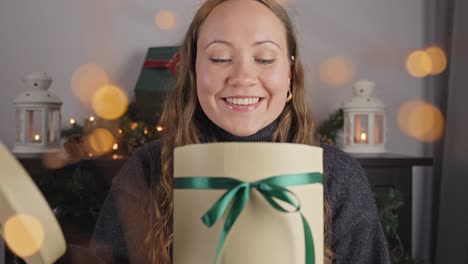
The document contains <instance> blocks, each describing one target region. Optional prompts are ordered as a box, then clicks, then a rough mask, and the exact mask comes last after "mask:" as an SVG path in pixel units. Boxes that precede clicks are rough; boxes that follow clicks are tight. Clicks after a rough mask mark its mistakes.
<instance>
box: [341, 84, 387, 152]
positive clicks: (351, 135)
mask: <svg viewBox="0 0 468 264" xmlns="http://www.w3.org/2000/svg"><path fill="white" fill-rule="evenodd" d="M374 90H375V83H374V82H371V81H368V80H360V81H358V82H356V83H355V84H354V86H353V97H352V98H351V100H349V101H348V102H347V103H345V104H343V115H344V116H343V117H344V129H343V130H344V131H343V133H344V135H343V141H344V142H343V150H344V151H346V152H350V153H382V152H385V141H386V132H385V131H386V125H385V111H384V108H385V106H384V104H383V103H382V101H381V100H379V99H378V98H376V97H374V96H373V95H374Z"/></svg>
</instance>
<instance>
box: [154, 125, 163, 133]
mask: <svg viewBox="0 0 468 264" xmlns="http://www.w3.org/2000/svg"><path fill="white" fill-rule="evenodd" d="M163 130H164V127H162V126H156V131H158V132H161V131H163Z"/></svg>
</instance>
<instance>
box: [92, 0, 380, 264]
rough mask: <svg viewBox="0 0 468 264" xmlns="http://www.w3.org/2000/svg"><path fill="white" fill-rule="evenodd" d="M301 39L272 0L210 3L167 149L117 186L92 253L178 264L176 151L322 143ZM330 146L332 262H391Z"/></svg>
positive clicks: (201, 17)
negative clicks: (174, 256) (207, 145)
mask: <svg viewBox="0 0 468 264" xmlns="http://www.w3.org/2000/svg"><path fill="white" fill-rule="evenodd" d="M306 98H307V96H306V92H305V89H304V74H303V71H302V66H301V61H300V56H299V52H298V49H297V43H296V36H295V33H294V31H293V28H292V25H291V22H290V20H289V18H288V16H287V14H286V12H285V11H284V9H283V8H282V7H281V6H280V5H278V4H277V3H276V2H274V1H270V0H257V1H255V0H207V1H206V2H205V3H204V4H203V5H202V7H201V8H200V9H199V10H198V12H197V14H196V15H195V17H194V19H193V21H192V23H191V25H190V27H189V29H188V31H187V34H186V36H185V39H184V41H183V43H182V46H181V50H180V61H179V63H178V66H177V82H176V85H175V89H174V90H173V93H172V95H170V96H169V97H168V99H167V102H166V107H165V111H164V113H163V117H162V123H163V124H164V126H165V133H164V135H163V137H162V139H161V141H155V142H152V143H149V144H147V145H146V146H144V147H143V148H141V149H139V150H138V151H137V154H136V155H134V156H133V157H132V158H130V160H129V161H128V162H127V164H126V165H125V166H124V167H123V168H122V170H121V172H120V173H119V175H118V176H117V177H116V178H115V180H114V182H113V185H112V187H111V190H110V193H109V195H108V197H107V199H106V202H105V204H104V206H103V209H102V212H101V214H100V217H99V220H98V222H97V225H96V229H95V233H94V237H93V241H92V244H91V248H92V249H93V250H94V252H95V253H96V254H98V255H99V256H100V257H102V258H103V259H104V260H106V261H110V262H124V263H125V262H132V263H170V262H171V238H172V209H173V208H172V206H173V204H172V202H173V194H172V171H173V168H172V163H173V150H174V148H175V147H178V146H183V145H187V144H194V143H204V142H215V141H273V142H292V143H299V144H308V145H316V144H317V142H316V141H315V137H314V124H313V122H312V118H311V114H310V111H309V106H308V103H307V99H306ZM323 148H324V196H325V197H324V198H325V199H324V200H325V206H324V211H325V223H326V224H325V246H326V249H325V259H326V262H325V263H332V259H333V262H334V263H389V256H388V251H387V245H386V242H385V239H384V236H383V232H382V228H381V226H380V222H379V218H378V213H377V209H376V206H375V203H374V201H373V195H372V192H371V191H370V188H369V185H368V182H367V179H366V177H365V175H364V173H363V171H362V169H361V167H360V166H359V165H358V164H357V162H356V161H354V160H353V159H351V158H350V157H349V156H347V155H345V154H344V153H343V152H341V151H338V150H336V149H334V148H331V147H327V146H323Z"/></svg>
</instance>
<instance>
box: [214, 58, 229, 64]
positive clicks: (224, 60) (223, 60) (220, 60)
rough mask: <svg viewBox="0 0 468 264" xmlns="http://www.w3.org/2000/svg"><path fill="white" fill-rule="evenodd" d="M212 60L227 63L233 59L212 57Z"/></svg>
mask: <svg viewBox="0 0 468 264" xmlns="http://www.w3.org/2000/svg"><path fill="white" fill-rule="evenodd" d="M210 60H211V61H212V62H214V63H226V62H231V61H232V59H214V58H210Z"/></svg>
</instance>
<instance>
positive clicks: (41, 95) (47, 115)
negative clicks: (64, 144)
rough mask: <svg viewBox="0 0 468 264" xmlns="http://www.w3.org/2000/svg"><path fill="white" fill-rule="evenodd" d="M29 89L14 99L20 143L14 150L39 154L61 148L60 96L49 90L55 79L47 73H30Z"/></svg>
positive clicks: (33, 154)
mask: <svg viewBox="0 0 468 264" xmlns="http://www.w3.org/2000/svg"><path fill="white" fill-rule="evenodd" d="M23 82H24V84H25V86H26V88H27V89H26V91H24V92H22V93H21V94H20V95H18V96H17V97H16V99H15V100H14V101H13V102H14V105H15V109H16V142H15V146H14V148H13V153H15V154H17V155H21V156H36V155H39V154H41V153H44V152H50V151H56V150H58V149H59V148H60V127H61V125H60V123H61V113H60V106H61V105H62V102H61V101H60V99H59V98H58V97H57V96H56V95H55V94H53V93H51V92H50V91H48V89H49V87H50V84H51V83H52V78H51V77H50V76H48V75H47V74H46V73H31V74H28V75H27V76H26V77H25V78H24V79H23Z"/></svg>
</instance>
